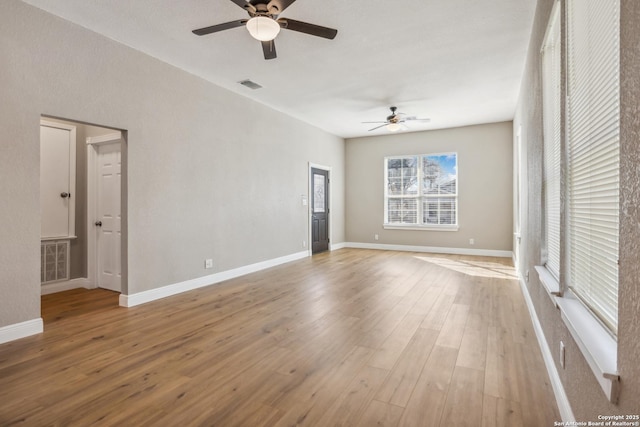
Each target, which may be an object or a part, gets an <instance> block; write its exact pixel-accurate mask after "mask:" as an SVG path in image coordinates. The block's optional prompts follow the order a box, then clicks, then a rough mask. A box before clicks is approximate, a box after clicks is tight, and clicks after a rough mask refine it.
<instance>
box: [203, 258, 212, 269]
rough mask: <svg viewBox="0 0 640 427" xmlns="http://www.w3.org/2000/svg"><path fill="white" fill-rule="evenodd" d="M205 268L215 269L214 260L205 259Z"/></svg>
mask: <svg viewBox="0 0 640 427" xmlns="http://www.w3.org/2000/svg"><path fill="white" fill-rule="evenodd" d="M204 268H213V260H212V259H205V260H204Z"/></svg>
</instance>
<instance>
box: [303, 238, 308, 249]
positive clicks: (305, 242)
mask: <svg viewBox="0 0 640 427" xmlns="http://www.w3.org/2000/svg"><path fill="white" fill-rule="evenodd" d="M302 247H303V248H306V247H307V241H306V240H303V241H302Z"/></svg>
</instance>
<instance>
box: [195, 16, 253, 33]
mask: <svg viewBox="0 0 640 427" xmlns="http://www.w3.org/2000/svg"><path fill="white" fill-rule="evenodd" d="M246 23H247V20H246V19H240V20H238V21H231V22H225V23H224V24H218V25H212V26H210V27H204V28H198V29H197V30H193V31H192V32H193V34H195V35H197V36H206V35H207V34H211V33H217V32H218V31H224V30H229V29H231V28H236V27H242V26H243V25H245V24H246Z"/></svg>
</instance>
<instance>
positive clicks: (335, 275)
mask: <svg viewBox="0 0 640 427" xmlns="http://www.w3.org/2000/svg"><path fill="white" fill-rule="evenodd" d="M513 275H514V272H513V268H512V267H511V266H510V260H506V259H499V258H479V257H465V256H445V255H432V254H419V253H403V252H387V251H372V250H357V249H342V250H338V251H335V252H332V253H324V254H320V255H316V256H314V257H312V258H307V259H303V260H300V261H296V262H293V263H289V264H286V265H282V266H279V267H276V268H273V269H270V270H266V271H263V272H259V273H255V274H251V275H248V276H244V277H242V278H238V279H234V280H230V281H227V282H224V283H221V284H217V285H214V286H210V287H207V288H202V289H199V290H195V291H192V292H188V293H184V294H181V295H177V296H174V297H170V298H166V299H163V300H160V301H156V302H153V303H149V304H146V305H142V306H138V307H133V308H129V309H126V308H121V307H118V306H117V294H114V293H111V292H109V291H103V290H91V291H88V290H74V291H67V292H62V293H58V294H53V295H47V296H44V297H43V298H42V316H43V319H44V322H45V332H44V334H42V335H40V336H35V337H29V338H25V339H22V340H18V341H14V342H12V343H8V344H4V345H0V425H2V426H13V425H28V426H47V425H59V426H76V425H77V426H98V425H109V426H111V425H114V426H142V425H152V426H192V425H196V426H243V427H254V426H256V427H257V426H295V425H300V426H363V427H370V426H447V427H449V426H474V427H476V426H485V427H486V426H508V427H517V426H531V427H546V426H552V425H553V423H554V421H559V420H560V416H559V414H558V410H557V407H556V404H555V401H554V398H553V391H552V389H551V387H550V384H549V380H548V376H547V373H546V370H545V367H544V363H543V361H542V356H541V354H540V350H539V348H538V346H537V341H536V338H535V335H534V332H533V328H532V325H531V320H530V318H529V317H528V311H527V308H526V306H525V302H524V299H523V297H522V293H521V291H520V288H519V285H518V283H517V281H516V280H515V279H514V276H513Z"/></svg>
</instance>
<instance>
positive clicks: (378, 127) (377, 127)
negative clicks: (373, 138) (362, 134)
mask: <svg viewBox="0 0 640 427" xmlns="http://www.w3.org/2000/svg"><path fill="white" fill-rule="evenodd" d="M386 125H387V124H386V123H385V124H383V125H380V126H376V127H374V128H371V129H369V132H371V131H372V130H376V129H380V128H382V127H385V126H386Z"/></svg>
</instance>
